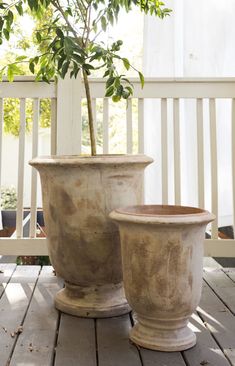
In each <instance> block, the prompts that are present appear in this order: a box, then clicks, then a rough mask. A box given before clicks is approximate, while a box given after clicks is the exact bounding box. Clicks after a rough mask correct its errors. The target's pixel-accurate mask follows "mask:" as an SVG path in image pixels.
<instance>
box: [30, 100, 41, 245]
mask: <svg viewBox="0 0 235 366" xmlns="http://www.w3.org/2000/svg"><path fill="white" fill-rule="evenodd" d="M39 106H40V101H39V99H34V101H33V133H32V158H34V157H36V156H37V154H38V121H39ZM36 225H37V172H36V170H35V169H34V168H32V173H31V207H30V227H29V236H30V238H35V236H36Z"/></svg>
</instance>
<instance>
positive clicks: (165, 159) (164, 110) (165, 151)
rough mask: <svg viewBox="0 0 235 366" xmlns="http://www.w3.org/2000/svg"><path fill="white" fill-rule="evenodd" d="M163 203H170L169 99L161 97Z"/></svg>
mask: <svg viewBox="0 0 235 366" xmlns="http://www.w3.org/2000/svg"><path fill="white" fill-rule="evenodd" d="M161 149H162V203H163V204H164V205H167V204H168V147H167V99H166V98H162V99H161Z"/></svg>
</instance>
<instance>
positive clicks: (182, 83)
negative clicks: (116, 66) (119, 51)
mask: <svg viewBox="0 0 235 366" xmlns="http://www.w3.org/2000/svg"><path fill="white" fill-rule="evenodd" d="M130 81H131V83H132V84H133V86H134V93H133V98H186V99H188V98H234V97H235V78H146V79H145V86H144V88H143V89H142V87H141V84H140V82H139V80H138V78H130ZM82 83H83V82H82ZM90 86H91V93H92V97H93V98H103V97H104V95H105V80H104V79H99V78H97V79H92V78H90ZM82 97H85V91H84V87H83V88H82Z"/></svg>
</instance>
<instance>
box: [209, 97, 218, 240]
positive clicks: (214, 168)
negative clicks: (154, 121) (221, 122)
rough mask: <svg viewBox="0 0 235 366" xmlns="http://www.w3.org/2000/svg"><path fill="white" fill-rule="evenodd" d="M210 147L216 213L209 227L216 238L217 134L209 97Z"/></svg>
mask: <svg viewBox="0 0 235 366" xmlns="http://www.w3.org/2000/svg"><path fill="white" fill-rule="evenodd" d="M209 106H210V147H211V205H212V212H213V213H214V214H215V215H216V219H215V221H214V222H213V223H212V227H211V238H212V239H217V238H218V177H217V136H216V105H215V99H210V103H209Z"/></svg>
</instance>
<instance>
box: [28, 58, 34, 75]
mask: <svg viewBox="0 0 235 366" xmlns="http://www.w3.org/2000/svg"><path fill="white" fill-rule="evenodd" d="M29 70H30V71H31V73H32V74H34V71H35V65H34V62H32V61H31V62H30V63H29Z"/></svg>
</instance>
